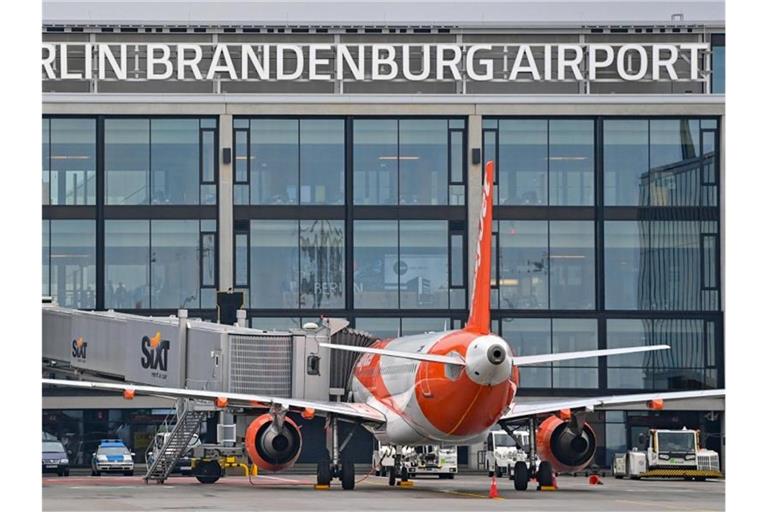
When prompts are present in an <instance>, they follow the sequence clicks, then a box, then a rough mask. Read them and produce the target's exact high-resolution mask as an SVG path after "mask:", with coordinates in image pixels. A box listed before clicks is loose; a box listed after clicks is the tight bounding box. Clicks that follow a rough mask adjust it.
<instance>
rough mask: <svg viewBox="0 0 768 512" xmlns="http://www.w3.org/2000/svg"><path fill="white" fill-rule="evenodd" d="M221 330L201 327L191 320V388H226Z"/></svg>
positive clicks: (189, 331)
mask: <svg viewBox="0 0 768 512" xmlns="http://www.w3.org/2000/svg"><path fill="white" fill-rule="evenodd" d="M226 336H227V335H226V334H225V333H223V332H221V331H213V330H210V329H204V328H199V327H196V326H195V322H190V325H189V327H188V329H187V382H186V387H188V388H189V389H201V390H206V391H222V390H223V389H224V365H223V359H222V347H223V340H224V338H225V337H226Z"/></svg>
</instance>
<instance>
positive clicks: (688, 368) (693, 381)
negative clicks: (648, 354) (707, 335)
mask: <svg viewBox="0 0 768 512" xmlns="http://www.w3.org/2000/svg"><path fill="white" fill-rule="evenodd" d="M653 329H654V343H657V344H658V343H665V344H667V345H669V346H670V347H671V349H670V350H659V351H658V352H655V353H654V355H653V357H654V358H655V359H654V362H655V369H654V388H655V389H696V388H702V387H706V378H705V376H704V366H705V357H704V322H703V321H702V320H691V319H686V320H666V319H665V320H656V321H654V325H653Z"/></svg>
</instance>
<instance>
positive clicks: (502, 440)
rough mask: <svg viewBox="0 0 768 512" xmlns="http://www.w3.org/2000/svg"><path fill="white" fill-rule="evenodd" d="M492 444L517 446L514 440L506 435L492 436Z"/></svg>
mask: <svg viewBox="0 0 768 512" xmlns="http://www.w3.org/2000/svg"><path fill="white" fill-rule="evenodd" d="M493 444H494V445H495V446H517V444H516V443H515V440H514V439H512V437H510V435H509V434H507V433H504V434H496V435H494V436H493Z"/></svg>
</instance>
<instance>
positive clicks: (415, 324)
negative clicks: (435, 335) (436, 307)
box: [402, 318, 451, 336]
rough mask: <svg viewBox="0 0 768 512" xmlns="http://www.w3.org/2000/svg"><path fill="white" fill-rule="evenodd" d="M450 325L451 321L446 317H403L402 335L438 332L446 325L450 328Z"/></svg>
mask: <svg viewBox="0 0 768 512" xmlns="http://www.w3.org/2000/svg"><path fill="white" fill-rule="evenodd" d="M450 325H451V323H450V321H449V320H448V319H447V318H403V319H402V326H403V332H402V336H409V335H412V334H424V333H426V332H438V331H442V330H444V329H445V328H446V327H448V328H450Z"/></svg>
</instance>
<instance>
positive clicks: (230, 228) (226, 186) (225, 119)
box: [216, 114, 235, 291]
mask: <svg viewBox="0 0 768 512" xmlns="http://www.w3.org/2000/svg"><path fill="white" fill-rule="evenodd" d="M225 149H229V153H230V155H232V115H231V114H223V115H221V116H219V222H218V225H217V226H216V227H217V228H218V232H219V290H220V291H228V290H231V289H232V287H233V282H232V281H233V264H234V250H233V238H234V235H233V233H234V232H235V230H234V208H233V197H234V196H233V187H234V184H233V167H234V162H233V160H232V158H231V157H230V161H229V163H227V164H225V163H224V157H223V155H224V152H225V151H224V150H225Z"/></svg>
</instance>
